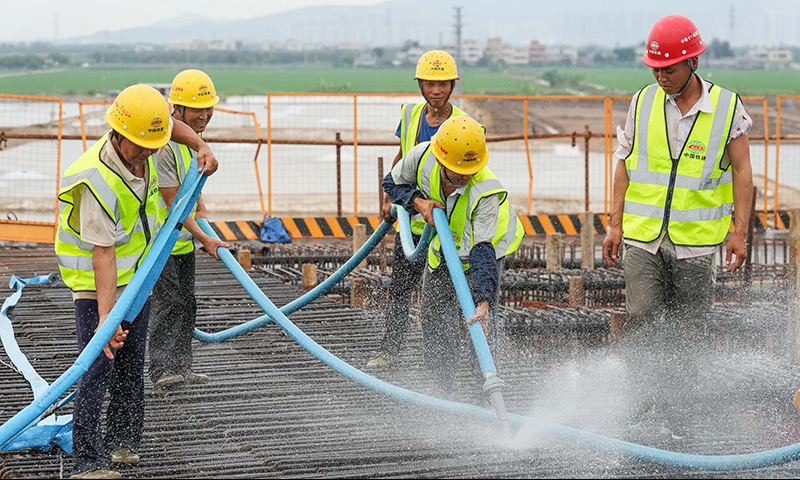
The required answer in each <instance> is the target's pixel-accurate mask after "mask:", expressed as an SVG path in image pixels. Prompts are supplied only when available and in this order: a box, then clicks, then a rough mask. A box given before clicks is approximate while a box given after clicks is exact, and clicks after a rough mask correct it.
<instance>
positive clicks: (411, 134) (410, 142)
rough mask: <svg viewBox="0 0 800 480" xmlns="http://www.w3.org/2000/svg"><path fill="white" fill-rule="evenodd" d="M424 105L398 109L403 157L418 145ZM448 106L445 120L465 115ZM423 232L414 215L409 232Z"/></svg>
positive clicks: (404, 105) (416, 233)
mask: <svg viewBox="0 0 800 480" xmlns="http://www.w3.org/2000/svg"><path fill="white" fill-rule="evenodd" d="M425 105H427V102H422V103H416V104H414V103H407V104H403V106H402V107H401V109H400V110H401V112H402V113H401V117H400V149H401V151H400V154H401V155H402V156H404V157H405V156H406V154H407V153H408V151H409V150H411V149H412V148H414V147H415V146H416V145H417V144H419V128H420V124H421V121H422V112H424V111H425ZM450 106H451V107H452V108H451V110H450V116H449V117H447V118H451V117H459V116H461V115H466V113H464V111H463V110H461V109H460V108H458V107H456V106H455V105H450ZM395 229H397V228H395ZM423 230H425V220H423V219H422V217H421V216H420V215H419V214H416V215H414V216H413V217H412V219H411V232H412V233H413V234H415V235H422V231H423Z"/></svg>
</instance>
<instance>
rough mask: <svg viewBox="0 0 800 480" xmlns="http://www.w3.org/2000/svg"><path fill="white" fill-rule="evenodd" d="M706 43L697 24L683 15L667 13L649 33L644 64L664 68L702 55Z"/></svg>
mask: <svg viewBox="0 0 800 480" xmlns="http://www.w3.org/2000/svg"><path fill="white" fill-rule="evenodd" d="M705 49H706V44H705V42H704V41H703V39H702V38H700V32H699V31H698V30H697V27H696V26H695V24H694V23H693V22H692V21H691V20H689V19H688V18H686V17H684V16H683V15H667V16H666V17H664V18H662V19H661V20H659V21H657V22H656V23H655V24H654V25H653V27H652V28H651V29H650V34H649V35H647V45H646V46H645V51H644V64H645V65H647V66H648V67H651V68H663V67H668V66H670V65H675V64H676V63H678V62H680V61H682V60H686V59H687V58H692V57H696V56H698V55H700V54H701V53H703V52H704V51H705Z"/></svg>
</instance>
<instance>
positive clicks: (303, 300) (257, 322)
mask: <svg viewBox="0 0 800 480" xmlns="http://www.w3.org/2000/svg"><path fill="white" fill-rule="evenodd" d="M197 224H198V225H200V228H201V229H202V230H203V232H205V233H206V234H207V235H209V236H211V237H214V238H219V237H218V236H217V234H216V232H214V230H213V229H212V228H211V225H209V223H208V220H206V219H204V218H198V219H197ZM390 228H391V225H390V224H388V223H386V222H382V223H381V224H380V225H379V226H378V228H377V229H376V230H375V232H374V233H373V234H372V235H371V236H370V237H369V238H368V239H367V241H366V242H364V245H362V246H361V248H360V249H359V250H358V251H357V252H356V253H355V254H354V255H353V256H352V257H351V258H350V260H348V261H347V262H346V263H345V264H344V265H342V266H341V267H340V268H339V269H338V270H336V271H335V272H334V273H333V274H331V276H329V277H328V278H326V279H325V280H324V281H323V282H321V283H320V284H319V285H317V286H316V287H314V288H313V289H311V290H309V291H308V292H306V293H305V294H304V295H303V296H301V297H299V298H296V299H295V300H293V301H291V302H290V303H287V304H286V305H284V306H283V307H281V309H280V311H281V312H282V313H283V314H284V315H289V314H291V313H293V312H296V311H297V310H300V309H301V308H303V307H305V306H306V305H308V304H309V303H311V302H313V301H314V300H316V299H317V298H318V297H320V296H321V295H323V294H324V293H325V292H327V291H328V290H330V289H331V288H332V287H333V286H334V285H336V284H337V283H339V281H340V280H341V279H342V278H344V277H345V276H347V274H348V273H350V272H351V271H353V270H354V269H355V268H356V267H357V266H358V264H360V263H361V262H362V261H363V260H364V259H365V258H367V256H368V255H369V253H370V252H371V251H372V250H373V249H374V248H375V247H376V246H377V245H378V243H380V241H381V239H382V238H383V237H384V236H385V235H386V233H387V232H388V231H389V229H390ZM223 251H227V250H225V249H222V248H217V253H218V254H219V256H220V259H222V258H223V255H224V254H223V253H221V252H223ZM228 255H230V252H228ZM225 258H228V256H227V255H225ZM230 258H231V259H232V258H233V257H232V256H231V257H230ZM233 263H235V264H236V265H237V266H238V263H237V262H236V261H235V260H233ZM225 264H226V265H227V266H228V269H229V270H231V272H233V270H232V269H231V266H230V265H228V263H227V262H226V263H225ZM239 269H241V267H239ZM234 276H235V274H234ZM245 276H246V277H247V278H248V280H249V279H250V277H249V276H247V274H245ZM237 279H238V277H237ZM241 282H242V280H240V279H239V283H241ZM250 282H252V280H250ZM243 286H244V285H243ZM253 286H254V287H255V290H256V291H258V293H259V294H260V295H256V294H255V293H254V292H251V291H250V290H248V289H247V287H245V290H247V292H248V293H249V294H250V297H251V298H252V299H253V300H254V301H255V302H256V303H257V304H258V306H259V307H261V308H262V309H263V310H264V311H265V312H266V311H267V308H266V306H267V303H265V302H264V298H266V297H264V298H261V297H262V296H263V293H262V292H261V290H260V289H259V288H258V287H257V286H255V284H253ZM270 304H271V303H270ZM272 320H273V319H272V317H271V316H270V315H269V314H267V315H264V316H261V317H259V318H256V319H253V320H250V321H249V322H245V323H243V324H241V325H237V326H235V327H231V328H228V329H226V330H222V331H220V332H217V333H206V332H203V331H202V330H200V329H197V328H195V330H194V337H195V338H196V339H198V340H200V341H202V342H206V343H217V342H222V341H225V340H229V339H231V338H234V337H238V336H239V335H242V334H245V333H247V332H251V331H253V330H256V329H258V328H261V327H263V326H264V325H267V324H269V323H272Z"/></svg>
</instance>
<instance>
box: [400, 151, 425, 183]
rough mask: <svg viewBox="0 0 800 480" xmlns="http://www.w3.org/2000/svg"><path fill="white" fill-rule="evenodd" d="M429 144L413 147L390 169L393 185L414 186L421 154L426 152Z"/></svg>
mask: <svg viewBox="0 0 800 480" xmlns="http://www.w3.org/2000/svg"><path fill="white" fill-rule="evenodd" d="M428 145H429V142H422V143H420V144H419V145H416V146H414V148H412V149H411V150H409V151H408V153H406V155H405V156H404V157H403V158H401V159H400V160H399V161H398V162H397V164H396V165H395V166H394V167H393V168H392V180H394V183H395V185H416V184H417V168H418V167H419V162H420V160H421V159H422V154H423V153H425V150H427V148H428Z"/></svg>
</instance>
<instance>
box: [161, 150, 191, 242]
mask: <svg viewBox="0 0 800 480" xmlns="http://www.w3.org/2000/svg"><path fill="white" fill-rule="evenodd" d="M167 147H168V148H171V149H172V156H173V158H175V164H176V167H177V170H178V180H179V181H180V183H183V179H184V178H186V172H187V171H188V170H189V166H190V165H191V162H192V152H191V151H190V150H189V147H187V146H186V145H182V144H180V143H177V142H173V141H170V142H169V143H168V144H167ZM153 161H155V159H153ZM168 213H169V207H167V203H166V202H165V201H164V197H162V196H161V194H160V193H159V194H158V223H159V224H161V225H163V224H164V223H165V222H166V221H167V214H168ZM192 215H193V216H196V215H197V204H195V206H194V209H193V210H192ZM192 252H194V236H193V235H192V234H191V233H190V232H189V231H188V230H186V227H183V228H181V233H180V234H179V235H178V241H177V242H175V247H174V248H173V249H172V255H180V254H184V253H192Z"/></svg>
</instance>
